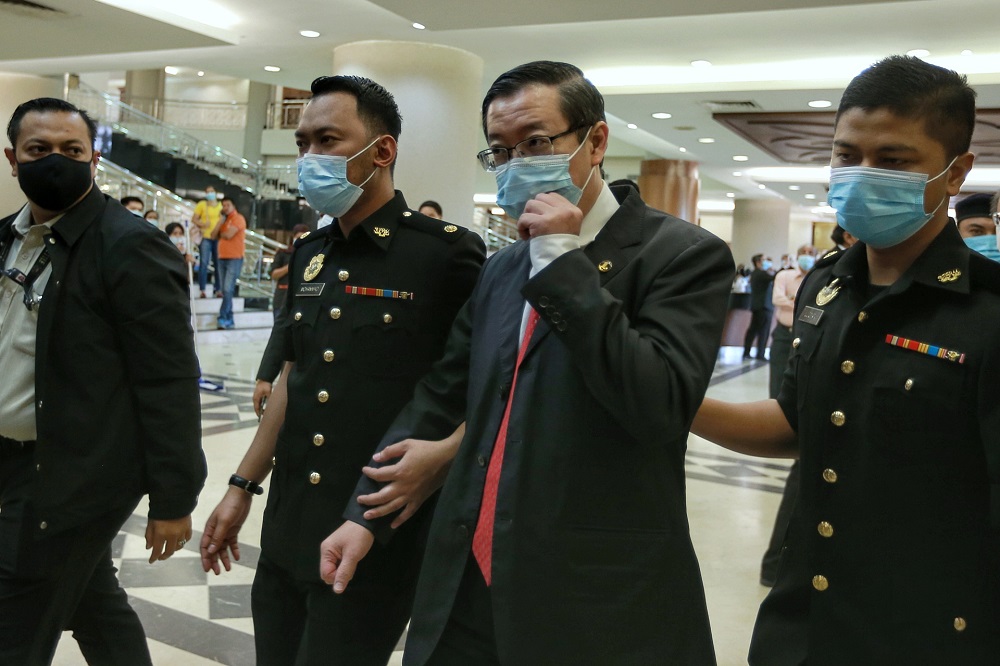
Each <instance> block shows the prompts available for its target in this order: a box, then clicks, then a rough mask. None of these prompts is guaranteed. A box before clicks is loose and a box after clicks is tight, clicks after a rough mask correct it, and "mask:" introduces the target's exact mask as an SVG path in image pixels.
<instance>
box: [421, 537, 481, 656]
mask: <svg viewBox="0 0 1000 666" xmlns="http://www.w3.org/2000/svg"><path fill="white" fill-rule="evenodd" d="M404 663H405V658H404ZM427 666H500V657H499V655H498V654H497V641H496V635H495V633H494V630H493V606H492V599H491V596H490V589H489V588H488V587H486V581H485V580H484V579H483V574H482V572H481V571H480V570H479V565H478V564H476V559H475V558H474V557H472V556H471V555H470V556H469V560H468V562H467V563H466V565H465V574H464V575H463V576H462V582H461V584H460V585H459V587H458V594H457V595H456V596H455V605H454V607H452V609H451V615H450V616H449V617H448V624H446V625H445V628H444V632H443V633H442V634H441V638H440V639H438V644H437V646H435V648H434V652H433V653H431V656H430V658H429V659H428V660H427Z"/></svg>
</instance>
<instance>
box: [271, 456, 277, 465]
mask: <svg viewBox="0 0 1000 666" xmlns="http://www.w3.org/2000/svg"><path fill="white" fill-rule="evenodd" d="M277 466H278V456H271V467H277Z"/></svg>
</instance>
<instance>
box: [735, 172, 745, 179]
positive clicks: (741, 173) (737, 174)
mask: <svg viewBox="0 0 1000 666" xmlns="http://www.w3.org/2000/svg"><path fill="white" fill-rule="evenodd" d="M733 175H734V176H736V177H737V178H738V177H740V176H742V175H743V172H742V171H734V172H733Z"/></svg>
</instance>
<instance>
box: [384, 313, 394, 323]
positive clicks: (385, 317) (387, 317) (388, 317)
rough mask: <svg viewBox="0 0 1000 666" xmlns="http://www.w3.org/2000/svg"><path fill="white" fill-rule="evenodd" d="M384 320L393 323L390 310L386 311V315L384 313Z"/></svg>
mask: <svg viewBox="0 0 1000 666" xmlns="http://www.w3.org/2000/svg"><path fill="white" fill-rule="evenodd" d="M382 321H384V322H385V323H387V324H391V323H392V315H391V314H389V313H388V312H386V313H385V314H384V315H382Z"/></svg>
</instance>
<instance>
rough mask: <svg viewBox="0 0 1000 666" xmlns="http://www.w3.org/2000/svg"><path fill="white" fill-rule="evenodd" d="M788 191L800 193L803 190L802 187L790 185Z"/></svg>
mask: <svg viewBox="0 0 1000 666" xmlns="http://www.w3.org/2000/svg"><path fill="white" fill-rule="evenodd" d="M788 189H790V190H791V191H792V192H798V191H799V190H801V189H802V188H801V187H799V186H798V185H789V186H788Z"/></svg>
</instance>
